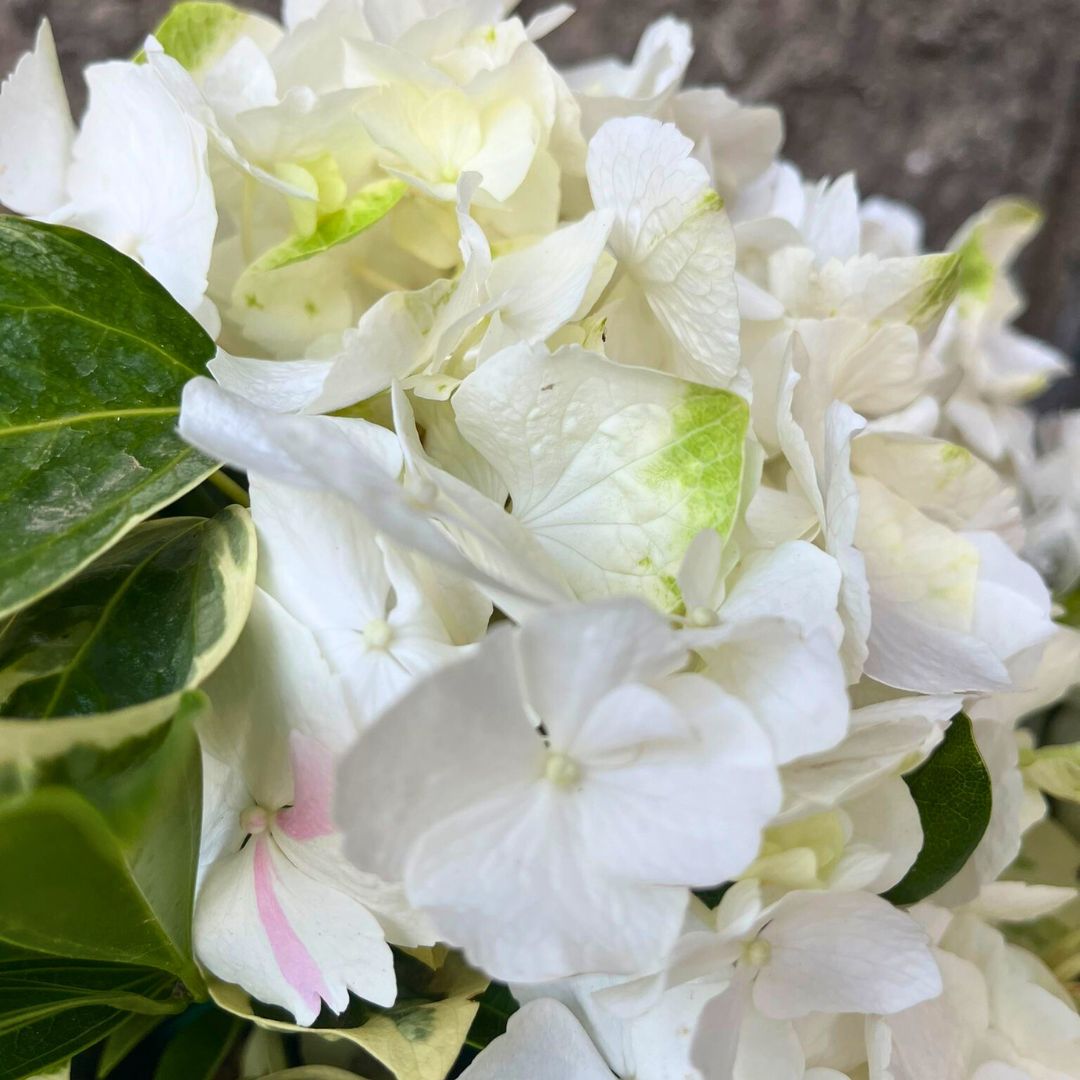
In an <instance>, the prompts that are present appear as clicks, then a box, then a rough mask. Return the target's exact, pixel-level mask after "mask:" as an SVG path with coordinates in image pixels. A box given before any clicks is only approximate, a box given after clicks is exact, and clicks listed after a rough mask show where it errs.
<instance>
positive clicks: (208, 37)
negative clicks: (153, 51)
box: [135, 0, 247, 72]
mask: <svg viewBox="0 0 1080 1080" xmlns="http://www.w3.org/2000/svg"><path fill="white" fill-rule="evenodd" d="M246 20H247V15H246V14H245V13H244V12H243V11H241V10H240V9H239V8H235V7H233V6H232V4H221V3H213V2H210V0H187V2H185V3H180V4H177V5H176V6H175V7H174V8H173V9H172V10H171V11H170V12H169V13H168V15H166V16H165V18H164V19H162V21H161V23H160V24H159V25H158V27H157V29H156V30H155V31H154V37H155V38H157V40H158V42H159V43H160V44H161V47H162V48H163V49H164V50H165V52H166V53H167V54H168V55H169V56H171V57H172V58H173V59H174V60H175V61H177V63H179V64H182V65H183V66H184V67H185V68H186V69H187V70H188V71H190V72H197V71H200V70H201V69H202V68H204V67H205V66H206V65H207V64H209V63H210V61H211V60H214V59H216V58H217V57H218V56H220V55H221V54H222V53H223V52H224V51H225V50H226V49H227V48H228V47H229V46H230V45H231V44H232V43H233V41H235V40H236V38H237V37H238V36H239V35H240V28H241V27H242V25H243V24H244V22H245V21H246ZM145 61H146V54H145V53H144V52H139V54H138V55H137V56H136V57H135V62H136V63H144V62H145Z"/></svg>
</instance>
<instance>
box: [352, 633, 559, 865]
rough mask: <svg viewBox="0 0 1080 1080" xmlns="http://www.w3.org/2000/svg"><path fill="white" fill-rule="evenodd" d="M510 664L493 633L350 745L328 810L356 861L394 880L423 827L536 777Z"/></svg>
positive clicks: (501, 639) (539, 756)
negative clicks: (334, 800) (333, 809)
mask: <svg viewBox="0 0 1080 1080" xmlns="http://www.w3.org/2000/svg"><path fill="white" fill-rule="evenodd" d="M515 666H516V665H515V660H514V654H513V643H512V639H511V636H510V635H509V634H508V633H505V632H504V633H495V634H492V635H490V636H489V637H488V638H487V639H486V640H485V642H484V645H483V648H481V649H480V650H479V651H478V652H477V653H476V654H475V655H474V656H473V657H471V658H469V659H467V660H464V661H462V662H461V663H458V664H453V665H450V666H449V667H446V668H443V669H442V670H440V671H438V672H436V673H435V674H434V675H431V676H429V677H428V678H426V679H424V680H423V681H422V682H420V683H418V684H417V686H416V687H415V689H414V690H412V691H411V692H410V693H408V694H406V695H405V697H404V698H402V699H401V700H399V701H398V702H397V703H396V704H395V705H394V706H392V707H391V708H390V709H389V710H388V711H387V712H386V713H384V714H383V716H382V718H381V719H380V720H379V722H378V723H376V724H375V726H374V727H372V728H370V729H369V730H368V731H367V732H365V734H364V735H363V736H362V737H361V738H360V740H359V741H358V742H357V743H356V745H355V747H354V748H353V750H352V751H351V752H350V753H349V754H348V755H347V756H346V758H345V760H344V761H343V762H342V765H341V769H340V783H339V788H338V795H337V812H336V816H337V819H338V822H339V824H340V825H341V827H342V831H343V832H344V834H345V840H346V853H347V855H348V856H349V858H350V859H352V861H353V862H354V863H355V864H356V865H357V866H358V867H360V868H361V869H362V870H368V871H371V872H374V873H376V874H378V875H379V876H380V877H383V878H385V879H386V880H387V881H400V880H402V878H403V876H404V868H405V863H406V861H407V860H408V858H409V852H410V850H411V848H412V846H413V845H414V844H415V843H416V842H417V840H419V839H420V837H421V836H422V835H423V834H424V833H425V832H426V831H427V830H428V829H430V828H431V826H433V825H435V824H436V823H438V822H441V821H445V820H446V819H447V818H448V817H449V816H452V815H453V814H454V813H455V811H457V810H459V809H462V808H464V807H467V806H470V805H472V804H474V803H475V802H476V801H477V800H479V799H485V798H488V797H490V796H493V795H495V794H497V793H499V792H501V791H507V790H511V789H512V790H519V791H520V790H522V789H523V788H524V787H526V786H527V785H529V784H530V783H531V782H532V781H534V780H536V779H537V778H538V777H539V776H540V775H541V773H542V772H543V757H544V749H543V744H542V742H541V740H540V737H539V736H538V734H537V733H536V731H535V729H534V727H533V724H532V720H531V719H530V718H529V717H528V716H527V715H526V713H525V711H524V706H523V705H522V703H521V700H520V697H519V696H518V694H519V691H518V686H517V680H516V678H515ZM448 701H452V702H454V707H453V708H451V709H447V707H446V703H447V702H448Z"/></svg>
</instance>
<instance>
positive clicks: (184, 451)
mask: <svg viewBox="0 0 1080 1080" xmlns="http://www.w3.org/2000/svg"><path fill="white" fill-rule="evenodd" d="M213 355H214V343H213V342H212V341H211V340H210V338H209V337H207V335H206V334H205V333H204V332H203V330H202V328H201V327H200V326H199V324H198V323H197V322H196V321H195V320H194V319H193V318H192V317H191V316H190V315H189V314H188V313H187V312H186V311H184V309H183V308H182V307H180V306H179V305H178V304H177V303H176V301H175V300H173V299H172V297H170V296H169V294H168V293H167V292H166V291H165V289H164V288H163V287H162V286H161V285H159V284H158V283H157V282H156V281H155V280H154V279H153V278H152V277H151V276H150V275H149V274H147V273H146V271H145V270H143V269H142V268H141V267H140V266H138V264H136V263H135V262H134V261H133V260H131V259H129V258H128V257H127V256H126V255H122V254H120V253H119V252H117V251H115V250H114V249H113V248H111V247H109V245H108V244H105V243H103V242H102V241H100V240H96V239H94V238H93V237H91V236H87V235H86V234H85V233H80V232H77V231H75V230H74V229H68V228H63V227H60V226H53V225H43V224H41V223H39V222H35V221H25V220H21V219H18V218H12V217H2V218H0V614H6V613H8V612H11V611H14V610H15V609H17V608H19V607H22V606H24V605H26V604H28V603H30V602H31V601H32V600H34V599H36V598H38V597H39V596H42V595H43V594H45V593H46V592H49V591H50V590H51V589H54V588H55V587H56V586H58V585H59V584H61V583H62V582H64V581H66V580H67V579H68V578H70V577H71V576H72V575H74V574H76V573H77V572H78V571H79V570H80V569H82V567H84V566H86V565H87V563H89V562H90V561H91V560H92V559H93V558H94V557H95V556H97V555H98V554H100V553H101V552H102V551H103V550H104V549H105V548H107V547H109V546H110V545H112V544H114V543H115V542H116V541H117V540H118V539H119V538H120V537H121V536H123V535H124V533H126V532H127V531H128V530H130V529H131V528H132V527H133V526H134V525H135V524H137V523H138V522H139V521H141V520H142V519H143V518H145V517H148V516H149V515H150V514H152V513H153V512H154V511H155V510H157V509H159V508H160V507H162V506H164V505H166V504H167V503H169V502H171V501H172V500H173V499H175V498H176V497H177V496H178V495H180V494H182V493H183V492H185V491H187V490H188V489H189V488H192V487H194V486H195V485H196V484H198V483H199V482H200V481H201V480H203V479H204V478H205V477H207V476H208V475H209V474H210V473H211V472H213V471H214V465H213V463H211V462H210V461H208V460H207V459H206V458H205V457H203V456H202V455H201V454H199V453H197V452H196V451H195V450H193V449H192V448H191V447H190V446H188V445H187V444H186V443H184V442H182V441H181V439H180V437H179V436H178V435H177V433H176V417H177V415H178V413H179V407H180V392H181V388H182V387H183V385H184V383H186V382H187V381H188V379H190V378H191V377H192V376H194V375H202V374H205V373H206V364H207V362H208V361H209V360H210V359H211V358H212V357H213Z"/></svg>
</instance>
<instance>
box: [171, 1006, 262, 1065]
mask: <svg viewBox="0 0 1080 1080" xmlns="http://www.w3.org/2000/svg"><path fill="white" fill-rule="evenodd" d="M187 1019H188V1018H187V1016H184V1017H183V1020H185V1021H186V1020H187ZM243 1027H244V1022H243V1021H242V1020H240V1019H239V1018H238V1017H235V1016H233V1015H231V1014H230V1013H227V1012H225V1011H224V1010H222V1009H216V1008H213V1007H212V1006H207V1007H205V1008H204V1009H202V1010H201V1011H197V1012H195V1014H194V1015H193V1017H192V1019H191V1021H190V1022H189V1023H185V1024H184V1025H183V1027H181V1029H180V1031H179V1032H178V1033H177V1034H176V1036H175V1038H173V1040H172V1041H171V1042H170V1043H169V1045H168V1046H167V1047H166V1048H165V1053H164V1054H162V1055H161V1060H160V1061H159V1062H158V1067H157V1069H156V1070H155V1071H154V1080H213V1077H214V1076H216V1075H217V1071H218V1069H219V1068H220V1067H221V1064H222V1062H223V1061H224V1060H225V1057H226V1055H227V1054H228V1053H229V1050H230V1049H232V1045H233V1043H234V1042H235V1041H236V1037H237V1035H239V1034H240V1031H241V1030H242V1029H243Z"/></svg>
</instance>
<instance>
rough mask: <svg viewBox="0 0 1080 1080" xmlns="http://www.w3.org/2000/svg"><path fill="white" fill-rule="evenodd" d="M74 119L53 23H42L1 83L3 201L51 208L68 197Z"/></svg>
mask: <svg viewBox="0 0 1080 1080" xmlns="http://www.w3.org/2000/svg"><path fill="white" fill-rule="evenodd" d="M74 138H75V125H74V123H73V122H72V119H71V109H70V108H69V106H68V99H67V92H66V91H65V90H64V80H63V78H62V77H61V75H60V61H59V60H58V59H57V56H56V44H55V42H54V41H53V35H52V27H51V26H49V22H48V20H47V19H43V20H42V21H41V25H40V26H39V27H38V32H37V39H36V40H35V42H34V48H33V51H32V52H28V53H24V54H23V56H22V57H20V59H19V62H18V63H17V64H16V65H15V70H14V71H13V72H12V73H11V74H10V75H9V76H8V77H7V79H5V80H4V85H3V87H2V88H0V202H2V203H4V205H5V206H8V207H10V208H11V209H12V210H14V211H15V212H16V213H18V214H30V215H40V214H49V213H52V211H54V210H57V209H59V208H60V207H61V206H62V205H63V203H64V202H65V200H66V195H67V175H68V163H69V161H70V159H71V144H72V141H73V140H74Z"/></svg>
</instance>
